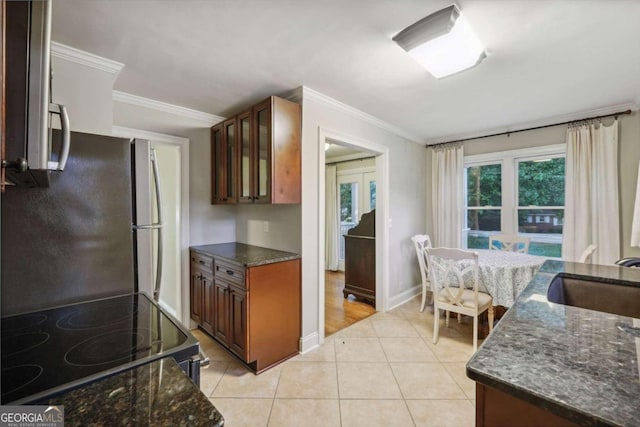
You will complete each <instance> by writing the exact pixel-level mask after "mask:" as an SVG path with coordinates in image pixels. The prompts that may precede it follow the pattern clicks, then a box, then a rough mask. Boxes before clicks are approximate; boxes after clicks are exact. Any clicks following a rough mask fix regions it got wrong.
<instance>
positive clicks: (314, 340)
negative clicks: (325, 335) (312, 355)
mask: <svg viewBox="0 0 640 427" xmlns="http://www.w3.org/2000/svg"><path fill="white" fill-rule="evenodd" d="M319 341H320V337H319V336H318V333H317V332H314V333H312V334H309V335H307V336H306V337H301V338H300V353H301V354H304V353H308V352H310V351H311V350H313V349H315V348H316V347H318V346H320V342H319Z"/></svg>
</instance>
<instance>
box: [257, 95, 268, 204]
mask: <svg viewBox="0 0 640 427" xmlns="http://www.w3.org/2000/svg"><path fill="white" fill-rule="evenodd" d="M253 115H254V125H255V127H254V139H255V151H254V153H255V155H256V157H255V159H256V163H255V165H254V173H255V176H254V180H253V182H254V183H255V184H254V185H255V189H254V197H255V199H254V200H255V201H256V202H264V203H269V202H270V201H271V99H268V100H267V101H265V102H263V103H261V104H258V105H256V106H255V107H254V110H253Z"/></svg>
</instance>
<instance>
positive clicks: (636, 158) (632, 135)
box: [426, 112, 640, 257]
mask: <svg viewBox="0 0 640 427" xmlns="http://www.w3.org/2000/svg"><path fill="white" fill-rule="evenodd" d="M611 120H612V119H608V121H605V123H606V124H609V122H610V121H611ZM619 121H620V129H619V130H620V133H619V137H620V138H619V146H618V148H619V153H618V156H619V174H620V176H619V188H620V226H621V230H620V242H621V248H620V249H621V251H620V253H621V254H622V256H623V257H626V256H640V248H632V247H631V246H630V241H631V222H632V218H633V206H634V201H635V188H636V182H637V178H638V162H640V114H638V112H635V113H633V114H632V115H630V116H621V117H620V118H619ZM566 129H567V127H566V126H564V125H562V126H553V127H549V128H545V129H537V130H532V131H525V132H519V133H514V134H512V135H510V136H507V135H501V136H495V137H491V138H485V139H479V140H472V141H466V142H465V143H464V154H465V155H473V154H483V153H493V152H498V151H505V150H515V149H520V148H528V147H539V146H544V145H551V144H564V143H565V133H566ZM427 151H428V154H427V163H426V165H427V171H428V175H427V176H428V179H429V180H430V179H431V178H430V177H431V150H427ZM426 194H427V213H428V217H429V221H428V224H427V229H428V231H429V233H431V232H432V231H433V224H432V223H431V203H430V201H431V190H430V186H429V185H427V187H426Z"/></svg>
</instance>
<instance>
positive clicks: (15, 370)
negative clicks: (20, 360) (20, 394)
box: [2, 365, 43, 402]
mask: <svg viewBox="0 0 640 427" xmlns="http://www.w3.org/2000/svg"><path fill="white" fill-rule="evenodd" d="M42 371H43V369H42V366H40V365H16V366H12V367H10V368H6V369H3V370H2V401H3V402H6V399H5V396H8V395H10V394H12V393H15V392H16V391H18V390H20V389H21V388H24V387H26V386H28V385H29V384H31V383H32V382H34V381H35V380H37V379H38V377H40V375H42Z"/></svg>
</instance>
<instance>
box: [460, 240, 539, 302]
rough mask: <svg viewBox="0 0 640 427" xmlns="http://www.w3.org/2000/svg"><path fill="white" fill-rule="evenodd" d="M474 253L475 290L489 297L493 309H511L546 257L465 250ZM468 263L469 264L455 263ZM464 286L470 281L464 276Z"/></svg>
mask: <svg viewBox="0 0 640 427" xmlns="http://www.w3.org/2000/svg"><path fill="white" fill-rule="evenodd" d="M469 250H470V251H473V252H477V253H478V270H479V271H478V290H479V291H481V292H486V293H488V294H489V295H491V297H492V298H493V305H494V306H504V307H507V308H508V307H511V306H512V305H513V304H514V303H515V300H516V298H517V297H518V295H519V294H520V292H522V290H523V289H524V288H525V287H526V286H527V284H528V283H529V282H530V281H531V279H532V278H533V276H534V275H535V274H536V272H537V271H538V270H539V269H540V267H541V266H542V264H543V263H544V262H545V261H546V260H547V257H542V256H537V255H530V254H526V253H520V252H510V251H500V250H493V249H469ZM459 262H461V263H468V264H470V263H471V262H472V261H467V260H465V261H459ZM465 286H467V287H469V288H473V279H472V277H471V276H470V275H467V276H465Z"/></svg>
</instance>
